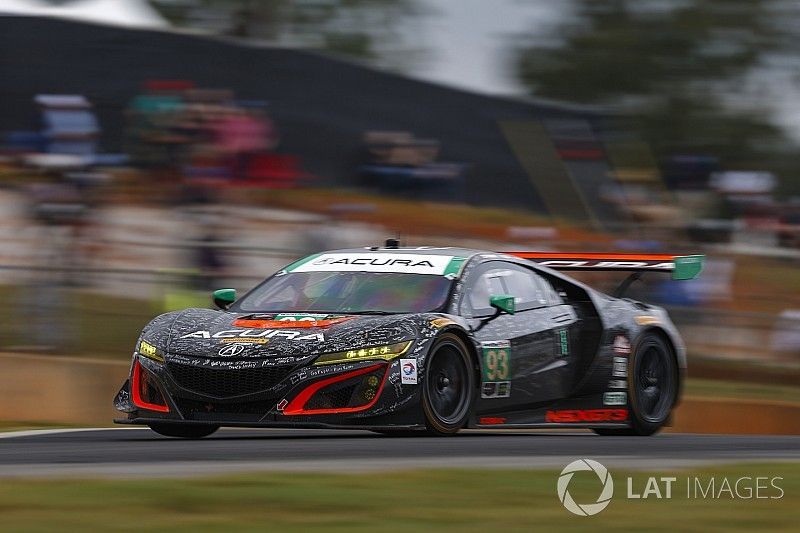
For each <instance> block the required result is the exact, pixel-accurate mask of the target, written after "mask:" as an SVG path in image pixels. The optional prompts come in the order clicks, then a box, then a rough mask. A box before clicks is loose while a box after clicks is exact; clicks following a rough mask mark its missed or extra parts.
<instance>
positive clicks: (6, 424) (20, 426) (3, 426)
mask: <svg viewBox="0 0 800 533" xmlns="http://www.w3.org/2000/svg"><path fill="white" fill-rule="evenodd" d="M68 427H75V426H73V425H71V424H63V423H60V422H52V423H51V422H29V421H25V420H0V433H2V432H4V431H22V430H27V429H58V428H68Z"/></svg>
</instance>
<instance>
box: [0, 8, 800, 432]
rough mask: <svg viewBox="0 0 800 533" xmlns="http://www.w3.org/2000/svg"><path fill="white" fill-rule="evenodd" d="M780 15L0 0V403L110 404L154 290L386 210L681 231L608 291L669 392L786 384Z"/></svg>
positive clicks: (415, 231)
mask: <svg viewBox="0 0 800 533" xmlns="http://www.w3.org/2000/svg"><path fill="white" fill-rule="evenodd" d="M798 44H800V6H799V5H797V4H796V3H795V2H790V1H786V0H658V1H655V0H654V1H641V0H639V1H632V0H631V1H628V0H607V1H594V0H564V1H560V2H552V1H545V0H541V1H536V0H529V1H524V0H496V1H493V2H486V1H481V0H275V1H270V2H259V1H249V0H227V1H226V0H153V1H149V2H148V1H145V0H74V1H49V2H48V1H45V0H0V220H1V222H0V289H2V291H3V294H4V304H5V305H3V306H2V307H1V308H0V352H3V354H2V355H0V376H2V377H0V383H1V384H2V386H0V395H2V396H3V398H2V401H0V419H5V420H6V421H9V422H6V424H7V425H8V424H12V423H13V424H18V423H19V422H18V421H20V420H22V421H39V422H54V423H57V422H75V423H78V422H80V423H85V422H87V421H93V422H98V421H100V422H103V421H105V422H108V420H109V419H110V417H111V416H110V414H111V410H110V409H111V408H110V403H111V395H112V394H113V392H115V390H116V387H118V386H119V383H121V381H122V379H117V377H118V375H119V376H124V375H125V373H126V372H127V365H128V361H129V358H130V354H131V350H132V347H133V343H134V342H135V340H136V338H137V336H138V333H139V331H140V329H141V327H142V326H143V325H144V324H146V323H147V322H148V321H149V320H150V318H152V317H153V316H155V315H157V314H160V313H162V312H165V311H167V310H171V309H178V308H183V307H188V306H208V305H209V304H210V299H209V292H210V291H211V290H212V289H215V288H220V287H236V288H237V289H239V290H246V289H248V288H250V287H252V286H253V285H254V284H255V283H257V282H258V281H260V280H261V279H263V278H264V277H266V276H268V275H270V274H271V273H272V272H274V271H275V270H277V269H278V268H280V267H281V266H283V265H285V264H288V263H290V262H292V261H293V260H294V259H296V258H297V257H299V256H302V255H305V254H308V253H311V252H315V251H318V250H321V249H329V248H336V247H344V246H364V245H375V244H380V243H382V242H383V240H384V239H385V238H386V237H390V236H391V237H395V236H397V237H399V238H400V239H401V240H402V242H403V243H404V244H407V245H415V246H416V245H464V246H473V247H479V248H485V249H490V250H509V249H528V250H564V251H572V250H575V251H579V250H580V251H612V250H613V251H630V252H639V251H645V252H674V253H704V254H706V255H707V256H708V259H707V267H706V270H705V271H704V274H703V276H702V277H701V278H700V279H699V280H696V281H691V282H680V283H674V282H671V281H668V280H665V279H659V278H658V276H653V277H651V278H649V279H646V280H645V281H644V282H642V283H640V284H637V285H635V286H634V288H633V290H632V292H631V296H633V297H635V298H639V299H645V300H648V301H652V302H654V303H658V304H661V305H665V306H666V307H667V308H668V309H669V310H670V311H671V313H672V316H673V317H674V319H675V321H676V323H677V324H678V326H679V327H680V329H681V331H682V333H683V335H684V337H685V339H686V341H687V344H688V349H689V357H690V361H689V364H690V377H691V379H690V381H689V385H688V387H687V394H689V396H690V397H692V398H706V399H709V398H710V399H713V400H714V401H716V400H718V399H736V400H742V398H745V399H752V400H754V401H770V402H773V403H776V404H778V403H780V404H782V405H783V404H786V403H791V404H793V405H795V406H797V405H800V387H798V384H800V269H798V266H799V265H800V157H798V149H799V148H800V46H798ZM586 279H587V281H590V282H591V283H593V284H595V285H596V286H598V287H599V288H601V289H611V288H613V287H614V286H615V285H616V284H617V283H619V281H620V279H619V277H618V276H607V275H600V276H593V277H591V278H586ZM76 358H77V359H79V360H80V361H81V362H82V364H85V365H86V366H85V367H81V368H84V370H83V371H82V372H81V373H80V376H78V377H75V370H74V368H75V363H74V361H75V360H77V359H76ZM91 361H94V362H91ZM112 363H113V364H112ZM92 365H94V366H92ZM97 365H99V366H97ZM100 367H102V368H111V369H113V371H112V372H111V373H112V374H113V378H108V377H106V376H107V374H105V373H103V372H105V371H103V372H100V371H99V370H97V368H100ZM44 369H47V370H46V371H45V370H44ZM87 376H91V377H87ZM82 380H83V381H82ZM86 380H93V381H90V382H87V381H86ZM71 383H72V384H71ZM75 383H78V384H75ZM70 387H80V391H81V392H80V393H79V394H77V395H75V394H69V393H68V392H67V391H70V390H72V389H71V388H70ZM90 389H91V390H95V389H97V390H98V391H100V392H98V393H97V394H98V395H97V398H99V400H97V401H99V402H105V403H102V407H101V410H100V411H97V408H96V407H94V406H93V404H94V403H96V402H95V401H94V400H93V399H92V397H91V393H90V392H88V391H89V390H90ZM42 391H48V394H52V395H53V396H52V398H51V399H52V400H53V401H39V402H37V401H33V402H32V405H29V404H31V402H26V401H25V400H24V399H25V398H41V394H42ZM65 396H70V397H71V398H73V400H74V401H73V403H72V404H70V408H69V409H64V410H61V411H59V410H57V408H56V407H54V405H55V404H58V403H59V402H60V403H63V402H64V397H65ZM106 396H107V398H106ZM11 398H14V401H11ZM71 401H72V400H71ZM709 401H710V400H709ZM23 404H24V406H23ZM722 410H723V411H724V408H723V409H722ZM795 419H796V417H795ZM795 422H796V420H795ZM770 423H771V424H772V425H771V426H770V428H772V429H773V430H775V431H778V432H780V431H782V430H785V429H786V427H787V426H786V424H787V423H788V421H787V420H786V419H785V417H784V415H776V416H775V418H774V420H772V422H770ZM794 427H797V426H796V425H795V426H794ZM684 429H685V427H684ZM722 429H725V428H724V427H723V428H722ZM762 429H763V428H762Z"/></svg>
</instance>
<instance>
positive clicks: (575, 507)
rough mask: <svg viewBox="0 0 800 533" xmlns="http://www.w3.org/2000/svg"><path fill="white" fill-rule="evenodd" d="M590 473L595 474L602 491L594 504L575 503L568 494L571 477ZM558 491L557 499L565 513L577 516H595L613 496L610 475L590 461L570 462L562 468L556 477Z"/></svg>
mask: <svg viewBox="0 0 800 533" xmlns="http://www.w3.org/2000/svg"><path fill="white" fill-rule="evenodd" d="M585 471H591V472H594V473H595V474H597V477H598V479H599V480H600V484H601V485H602V489H600V495H599V496H598V497H597V501H596V502H594V503H583V504H580V503H577V502H576V501H575V500H574V499H573V498H572V495H571V494H570V493H569V482H570V481H572V476H574V475H575V472H585ZM556 489H557V491H558V499H559V500H561V503H562V504H563V505H564V507H565V508H566V509H567V511H569V512H571V513H573V514H576V515H578V516H592V515H596V514H597V513H599V512H600V511H602V510H603V509H605V508H606V507H608V504H609V503H611V497H612V496H613V495H614V480H613V479H611V473H610V472H609V471H608V469H607V468H606V467H605V466H603V465H601V464H600V463H598V462H597V461H593V460H592V459H578V460H577V461H572V462H571V463H570V464H568V465H567V466H565V467H564V470H562V471H561V475H560V476H558V484H557V485H556Z"/></svg>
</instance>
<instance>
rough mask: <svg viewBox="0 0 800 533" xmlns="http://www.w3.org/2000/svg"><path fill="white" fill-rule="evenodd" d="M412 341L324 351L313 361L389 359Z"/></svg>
mask: <svg viewBox="0 0 800 533" xmlns="http://www.w3.org/2000/svg"><path fill="white" fill-rule="evenodd" d="M412 342H413V341H403V342H398V343H396V344H384V345H382V346H369V347H364V348H359V349H357V350H347V351H346V352H334V353H324V354H322V355H320V356H319V357H318V358H317V360H316V361H314V364H315V365H330V364H333V363H350V362H352V361H368V360H375V359H381V360H383V361H389V360H391V359H394V358H395V357H400V356H401V355H403V354H404V353H406V352H407V351H408V348H409V347H410V346H411V343H412Z"/></svg>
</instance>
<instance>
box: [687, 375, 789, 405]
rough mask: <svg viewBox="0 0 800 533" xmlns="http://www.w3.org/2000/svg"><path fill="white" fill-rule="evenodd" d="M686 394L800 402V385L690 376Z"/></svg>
mask: <svg viewBox="0 0 800 533" xmlns="http://www.w3.org/2000/svg"><path fill="white" fill-rule="evenodd" d="M684 396H695V397H703V398H728V399H730V398H735V399H737V400H772V401H780V402H789V403H797V404H800V387H789V386H782V385H765V384H761V383H745V382H741V381H718V380H712V379H694V378H689V379H687V380H686V388H685V389H684Z"/></svg>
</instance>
